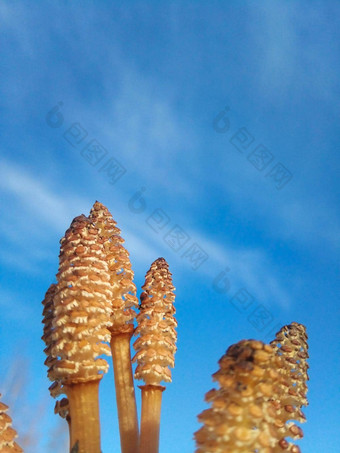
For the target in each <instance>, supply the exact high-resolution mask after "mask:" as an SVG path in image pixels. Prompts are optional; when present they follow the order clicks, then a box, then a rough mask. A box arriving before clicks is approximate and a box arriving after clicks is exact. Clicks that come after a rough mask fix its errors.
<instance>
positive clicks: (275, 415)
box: [0, 202, 308, 453]
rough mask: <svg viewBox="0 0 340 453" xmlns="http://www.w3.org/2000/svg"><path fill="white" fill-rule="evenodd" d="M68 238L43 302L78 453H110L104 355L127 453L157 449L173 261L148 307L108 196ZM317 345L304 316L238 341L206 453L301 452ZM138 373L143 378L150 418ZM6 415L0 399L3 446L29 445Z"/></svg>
mask: <svg viewBox="0 0 340 453" xmlns="http://www.w3.org/2000/svg"><path fill="white" fill-rule="evenodd" d="M60 244H61V247H60V254H59V269H58V272H57V275H56V282H55V283H52V284H51V286H50V287H49V288H48V290H47V292H46V294H45V298H44V300H43V306H44V308H43V324H44V332H43V336H42V339H43V340H44V342H45V345H46V348H45V350H44V352H45V354H46V356H47V357H46V360H45V365H46V366H47V368H48V377H49V379H50V380H51V381H52V384H51V385H50V387H49V391H50V394H51V396H52V397H53V398H55V399H56V403H55V413H56V414H57V415H59V416H60V417H62V418H64V419H65V423H67V425H68V429H69V438H70V443H69V445H70V449H69V451H70V452H71V453H100V452H101V445H100V420H99V384H100V381H101V379H102V378H103V377H104V375H105V374H106V372H107V370H108V367H109V364H108V361H107V359H106V358H104V357H108V356H112V362H113V371H114V386H115V393H116V404H117V414H118V425H119V432H120V444H121V453H158V452H159V436H160V416H161V402H162V393H163V391H164V390H165V386H164V384H166V383H169V382H171V380H172V376H171V368H173V367H174V355H175V352H176V339H177V333H176V327H177V322H176V320H175V318H174V315H175V308H174V301H175V295H174V290H175V288H174V286H173V283H172V274H171V272H170V271H169V266H168V264H167V262H166V261H165V259H164V258H158V259H156V260H155V261H154V262H153V263H152V264H151V267H150V269H149V270H148V271H147V273H146V276H145V283H144V285H143V286H142V288H141V293H140V302H138V299H137V295H136V294H137V288H136V286H135V284H134V282H133V278H134V273H133V271H132V268H131V263H130V259H129V253H128V252H127V250H126V249H125V248H124V246H123V244H124V240H123V239H122V237H121V231H120V229H119V228H118V227H117V224H116V222H115V221H114V220H113V218H112V215H111V214H110V212H109V211H108V209H107V208H106V207H105V206H104V205H102V204H101V203H99V202H96V203H95V204H94V205H93V207H92V209H91V211H90V214H89V215H88V216H85V215H80V216H78V217H76V218H75V219H74V220H73V221H72V223H71V225H70V227H69V228H68V230H67V231H66V233H65V235H64V237H63V238H62V239H61V240H60ZM133 337H135V338H134V339H133V341H132V338H133ZM131 342H133V349H134V351H135V353H134V355H133V354H132V353H131V350H132V348H131ZM307 350H308V346H307V335H306V331H305V327H304V326H303V325H301V324H298V323H295V322H293V323H291V324H290V325H287V326H284V327H282V329H281V330H280V331H279V332H278V333H277V334H276V337H275V339H274V340H273V341H272V342H271V343H270V344H264V343H262V342H260V341H256V340H242V341H240V342H239V343H237V344H234V345H232V346H230V347H229V349H228V350H227V351H226V353H225V354H224V355H223V356H222V358H221V359H220V360H219V362H218V363H219V369H218V371H217V372H216V373H214V374H213V380H214V381H216V382H217V385H218V388H217V389H216V388H214V389H212V390H210V391H209V392H208V393H207V394H206V395H205V400H206V402H207V403H208V404H209V405H210V407H209V408H208V409H206V410H204V411H203V412H202V413H201V414H200V415H199V416H198V420H199V422H200V423H202V427H201V428H200V429H199V430H198V431H197V432H196V433H195V434H194V439H195V442H196V453H279V452H283V453H284V452H286V453H299V452H300V448H299V447H298V446H297V445H296V444H295V441H296V440H299V439H300V438H301V437H302V435H303V434H302V430H301V427H300V426H299V424H298V423H301V422H304V421H305V416H304V414H303V412H302V407H303V406H306V405H307V404H308V403H307V398H306V392H307V385H306V383H307V380H308V374H307V371H308V364H307V361H306V359H307V358H308V352H307ZM132 356H133V357H132ZM133 364H135V365H136V368H135V372H134V373H133V368H132V365H133ZM135 379H137V380H140V381H142V382H143V385H140V386H139V388H140V390H141V400H142V405H141V417H140V420H139V417H138V414H137V405H136V392H135V385H134V380H135ZM6 411H7V406H5V405H4V404H2V403H0V423H1V425H0V453H7V452H22V451H23V450H22V449H21V448H20V447H19V446H18V445H17V444H16V443H15V442H14V439H15V437H16V432H15V431H14V429H13V428H12V427H11V418H10V417H9V416H8V415H7V414H6ZM112 443H114V440H112ZM112 451H114V450H113V449H112ZM107 453H108V452H107Z"/></svg>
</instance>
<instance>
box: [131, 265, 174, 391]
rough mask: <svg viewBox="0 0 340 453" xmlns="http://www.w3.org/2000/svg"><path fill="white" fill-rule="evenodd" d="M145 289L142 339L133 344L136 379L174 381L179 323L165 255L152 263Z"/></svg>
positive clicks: (140, 317) (140, 326)
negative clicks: (172, 373)
mask: <svg viewBox="0 0 340 453" xmlns="http://www.w3.org/2000/svg"><path fill="white" fill-rule="evenodd" d="M142 289H143V292H142V294H141V305H140V312H139V314H138V315H137V323H138V326H137V328H136V330H135V335H139V338H138V339H137V340H136V341H135V343H134V345H133V346H134V349H135V350H136V354H135V356H134V358H133V361H134V362H137V368H136V372H135V378H136V379H142V380H144V382H145V383H146V384H153V385H158V384H160V383H161V381H165V382H171V371H170V369H169V367H173V366H174V354H175V352H176V345H175V344H176V339H177V333H176V330H175V328H176V326H177V322H176V320H175V318H174V314H175V312H176V310H175V307H174V305H173V304H174V300H175V295H174V290H175V288H174V286H173V284H172V277H171V272H170V271H169V266H168V263H167V262H166V261H165V259H164V258H158V259H157V260H156V261H154V262H153V263H152V265H151V267H150V269H149V271H148V272H147V274H146V276H145V284H144V285H143V287H142Z"/></svg>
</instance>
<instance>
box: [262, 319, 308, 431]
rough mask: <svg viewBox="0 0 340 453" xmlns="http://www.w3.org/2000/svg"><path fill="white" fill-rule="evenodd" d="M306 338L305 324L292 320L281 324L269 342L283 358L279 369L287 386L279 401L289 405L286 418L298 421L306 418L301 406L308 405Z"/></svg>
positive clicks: (283, 404)
mask: <svg viewBox="0 0 340 453" xmlns="http://www.w3.org/2000/svg"><path fill="white" fill-rule="evenodd" d="M307 339H308V336H307V333H306V328H305V326H304V325H302V324H298V323H296V322H292V323H291V324H289V325H286V326H283V327H282V328H281V329H280V330H279V332H277V334H276V337H275V339H274V340H273V341H272V342H271V345H272V346H273V348H274V350H275V352H276V354H277V355H278V356H280V357H281V358H282V359H283V363H284V367H283V368H281V370H282V372H283V374H284V376H285V377H286V379H287V382H288V383H289V387H287V388H286V389H284V390H285V391H284V394H283V396H282V398H281V401H280V403H281V405H282V406H287V407H288V406H289V407H290V411H291V413H290V415H289V417H288V415H287V419H288V418H289V419H292V418H294V419H295V420H299V421H300V422H304V421H305V420H306V419H305V416H304V414H303V412H302V411H301V408H302V406H307V405H308V401H307V397H306V393H307V390H308V389H307V381H308V380H309V377H308V363H307V359H308V357H309V356H308V344H307ZM292 415H293V416H292Z"/></svg>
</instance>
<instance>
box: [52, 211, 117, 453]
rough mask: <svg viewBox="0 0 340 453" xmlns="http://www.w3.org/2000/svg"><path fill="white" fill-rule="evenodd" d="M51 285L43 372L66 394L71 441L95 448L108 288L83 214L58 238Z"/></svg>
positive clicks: (99, 248) (94, 232) (99, 250)
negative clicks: (56, 263)
mask: <svg viewBox="0 0 340 453" xmlns="http://www.w3.org/2000/svg"><path fill="white" fill-rule="evenodd" d="M60 242H61V249H60V255H59V272H58V274H57V280H58V283H57V288H56V292H55V294H54V297H53V304H54V316H53V322H52V328H53V333H52V341H53V344H52V347H51V357H56V358H57V360H56V361H55V362H54V363H53V364H52V365H51V367H50V370H49V378H50V379H51V380H53V381H55V382H57V383H58V384H60V385H62V391H63V393H65V394H66V395H67V397H68V400H69V405H70V408H69V411H70V417H71V420H72V423H71V445H72V446H74V445H75V444H76V443H77V442H78V451H79V453H100V425H99V403H98V390H99V382H100V379H101V378H102V376H103V374H102V373H106V372H107V370H108V363H107V362H106V360H104V359H99V358H98V356H100V355H102V354H106V355H111V351H110V348H109V346H108V345H107V344H105V343H103V342H104V341H106V342H107V341H109V340H110V333H109V331H108V327H109V326H110V325H111V321H110V316H111V302H110V301H111V299H112V291H111V285H110V275H109V271H108V265H107V262H106V257H105V253H104V248H103V243H102V241H101V239H100V238H99V235H98V229H97V228H96V227H94V225H93V223H92V222H91V221H90V220H89V219H88V218H87V217H85V216H84V215H82V216H79V217H76V218H75V219H74V220H73V222H72V224H71V226H70V228H69V229H68V230H67V231H66V233H65V236H64V238H62V239H61V241H60Z"/></svg>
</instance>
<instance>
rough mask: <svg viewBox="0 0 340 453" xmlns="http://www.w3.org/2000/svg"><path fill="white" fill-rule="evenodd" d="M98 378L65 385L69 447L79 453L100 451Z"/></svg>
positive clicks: (98, 452)
mask: <svg viewBox="0 0 340 453" xmlns="http://www.w3.org/2000/svg"><path fill="white" fill-rule="evenodd" d="M99 381H100V380H99V379H97V380H94V381H90V382H85V383H78V384H68V385H65V386H64V387H65V393H66V394H67V397H68V400H69V404H70V417H71V423H70V428H71V436H70V438H71V442H70V444H71V448H70V450H72V447H73V446H74V445H75V444H76V443H77V442H78V450H77V452H79V453H100V451H101V450H100V424H99V401H98V393H99Z"/></svg>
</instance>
